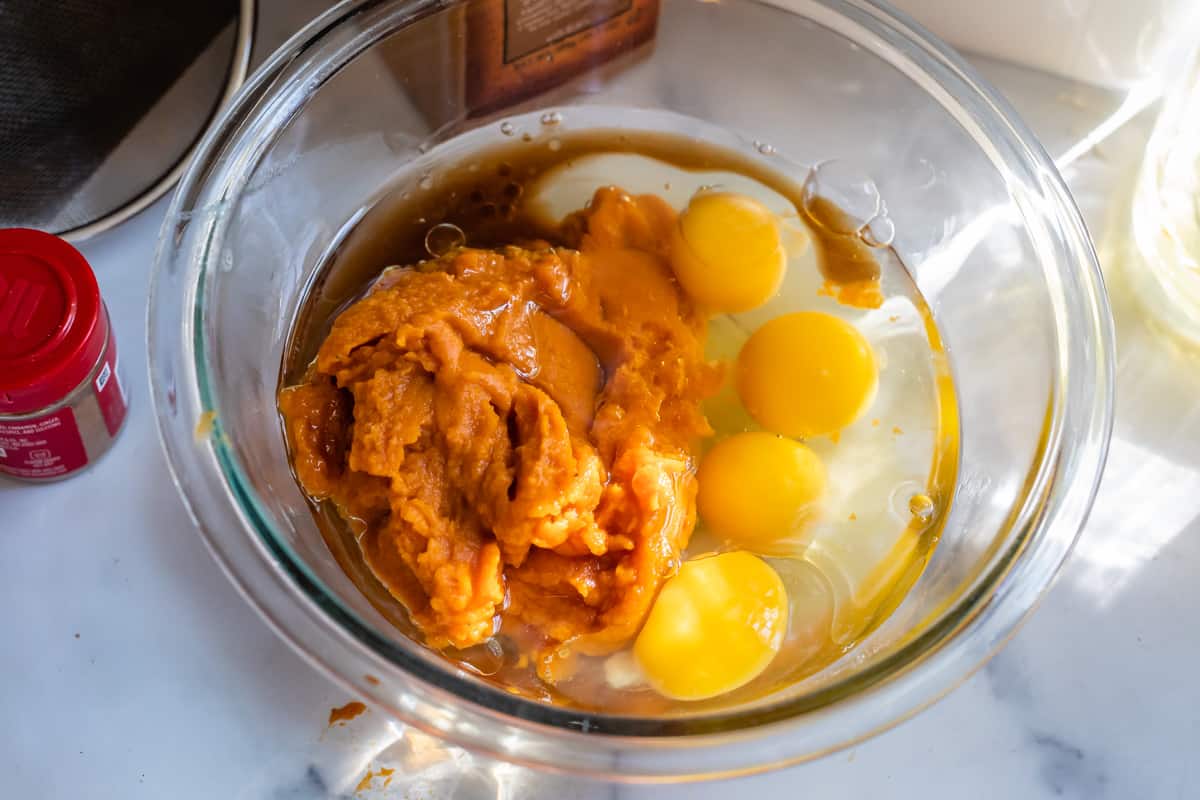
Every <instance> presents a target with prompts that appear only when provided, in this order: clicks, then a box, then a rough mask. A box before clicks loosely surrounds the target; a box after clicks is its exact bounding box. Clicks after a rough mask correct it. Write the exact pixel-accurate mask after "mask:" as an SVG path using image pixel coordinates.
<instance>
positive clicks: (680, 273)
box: [671, 192, 787, 313]
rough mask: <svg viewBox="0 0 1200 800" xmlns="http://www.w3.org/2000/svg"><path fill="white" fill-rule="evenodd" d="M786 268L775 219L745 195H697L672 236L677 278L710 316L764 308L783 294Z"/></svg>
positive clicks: (674, 266)
mask: <svg viewBox="0 0 1200 800" xmlns="http://www.w3.org/2000/svg"><path fill="white" fill-rule="evenodd" d="M786 263H787V256H786V253H785V251H784V248H783V244H782V239H781V236H780V231H779V222H778V220H777V219H776V217H775V215H774V214H772V213H771V211H770V210H769V209H768V208H766V207H765V206H764V205H762V204H761V203H759V202H758V201H757V200H754V199H752V198H749V197H745V196H743V195H738V194H730V193H728V192H705V193H701V194H698V195H696V196H695V197H693V198H692V201H691V202H690V203H688V207H687V208H686V209H685V210H684V212H683V213H682V214H681V215H680V217H679V224H678V225H677V226H676V229H675V232H674V235H673V237H672V242H671V265H672V267H673V268H674V270H675V277H676V278H678V279H679V283H680V285H682V286H683V288H684V290H685V291H686V292H687V293H688V295H690V296H691V298H692V299H693V300H695V301H696V302H697V303H698V304H699V305H701V306H703V307H705V308H707V309H709V310H712V311H721V312H729V313H732V312H738V311H748V310H750V309H752V308H755V307H756V306H760V305H762V304H763V303H765V302H766V301H767V300H768V299H769V298H770V297H771V295H773V294H775V292H776V291H777V290H778V289H779V284H780V282H781V281H782V280H783V271H784V267H785V265H786Z"/></svg>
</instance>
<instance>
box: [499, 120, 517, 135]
mask: <svg viewBox="0 0 1200 800" xmlns="http://www.w3.org/2000/svg"><path fill="white" fill-rule="evenodd" d="M500 132H501V133H503V134H504V135H505V136H512V135H513V134H514V133H516V132H517V129H516V128H514V127H513V124H512V123H511V122H501V123H500Z"/></svg>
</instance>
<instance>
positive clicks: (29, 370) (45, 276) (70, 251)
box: [0, 228, 108, 414]
mask: <svg viewBox="0 0 1200 800" xmlns="http://www.w3.org/2000/svg"><path fill="white" fill-rule="evenodd" d="M107 336H108V318H107V315H106V314H105V313H104V306H103V304H102V303H101V301H100V287H99V286H97V285H96V276H95V275H94V274H92V268H91V267H90V266H89V265H88V263H87V259H85V258H84V257H83V255H82V254H81V253H80V252H79V251H78V250H76V249H75V248H74V247H72V246H71V245H69V244H67V243H66V242H65V241H63V240H62V239H59V238H58V237H57V236H51V235H50V234H48V233H43V232H41V231H35V230H31V229H28V228H8V229H0V414H25V413H29V412H31V411H36V410H37V409H39V408H44V407H45V406H49V405H53V404H54V403H57V402H59V401H60V400H62V399H63V398H64V397H66V396H67V395H68V394H69V393H70V392H71V390H72V389H74V388H75V387H76V386H78V385H79V384H80V383H82V382H83V380H84V379H85V378H87V376H88V373H89V372H90V371H91V369H92V367H94V366H95V365H96V362H97V361H98V360H99V358H100V355H101V353H102V352H103V351H104V343H105V340H106V338H107Z"/></svg>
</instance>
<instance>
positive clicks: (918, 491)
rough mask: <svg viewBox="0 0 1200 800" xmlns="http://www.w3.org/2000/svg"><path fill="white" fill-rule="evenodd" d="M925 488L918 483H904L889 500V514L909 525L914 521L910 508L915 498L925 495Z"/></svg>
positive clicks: (893, 492)
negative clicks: (909, 522) (911, 520)
mask: <svg viewBox="0 0 1200 800" xmlns="http://www.w3.org/2000/svg"><path fill="white" fill-rule="evenodd" d="M924 494H925V487H924V486H923V485H922V484H920V483H918V482H917V481H904V482H903V483H901V484H900V485H899V486H897V487H896V488H895V489H893V490H892V494H891V496H890V497H889V498H888V512H889V513H890V514H891V515H892V517H893V518H894V519H896V520H899V521H900V522H904V523H907V522H908V521H909V520H910V519H912V515H913V512H912V509H911V508H910V507H909V503H910V502H911V500H912V498H913V497H916V496H917V495H924Z"/></svg>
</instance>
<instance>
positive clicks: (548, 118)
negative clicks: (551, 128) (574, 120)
mask: <svg viewBox="0 0 1200 800" xmlns="http://www.w3.org/2000/svg"><path fill="white" fill-rule="evenodd" d="M562 121H563V115H562V114H560V113H559V112H557V111H547V112H546V113H545V114H542V124H543V125H557V124H558V123H560V122H562Z"/></svg>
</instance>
